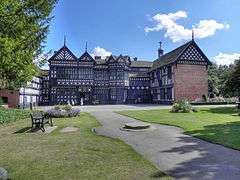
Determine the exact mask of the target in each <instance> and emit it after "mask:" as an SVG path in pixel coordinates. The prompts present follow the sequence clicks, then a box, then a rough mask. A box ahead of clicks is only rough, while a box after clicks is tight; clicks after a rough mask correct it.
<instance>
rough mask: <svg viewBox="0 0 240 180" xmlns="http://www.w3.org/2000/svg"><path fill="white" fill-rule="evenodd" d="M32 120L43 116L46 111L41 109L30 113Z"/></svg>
mask: <svg viewBox="0 0 240 180" xmlns="http://www.w3.org/2000/svg"><path fill="white" fill-rule="evenodd" d="M30 116H31V119H32V121H34V119H37V118H43V117H44V113H43V112H41V111H34V112H32V113H31V114H30Z"/></svg>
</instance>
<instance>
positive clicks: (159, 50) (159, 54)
mask: <svg viewBox="0 0 240 180" xmlns="http://www.w3.org/2000/svg"><path fill="white" fill-rule="evenodd" d="M159 45H160V47H159V48H158V59H160V58H161V56H162V55H163V53H164V51H163V49H162V42H161V41H160V42H159Z"/></svg>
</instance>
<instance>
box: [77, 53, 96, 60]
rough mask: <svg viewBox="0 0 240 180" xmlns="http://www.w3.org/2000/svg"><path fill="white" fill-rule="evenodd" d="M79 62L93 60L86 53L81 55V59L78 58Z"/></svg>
mask: <svg viewBox="0 0 240 180" xmlns="http://www.w3.org/2000/svg"><path fill="white" fill-rule="evenodd" d="M79 60H80V61H94V59H93V58H92V56H91V55H90V54H89V53H88V52H87V51H86V52H85V53H83V55H81V57H80V58H79Z"/></svg>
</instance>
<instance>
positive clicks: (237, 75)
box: [226, 59, 240, 97]
mask: <svg viewBox="0 0 240 180" xmlns="http://www.w3.org/2000/svg"><path fill="white" fill-rule="evenodd" d="M226 85H227V86H226V87H227V88H228V89H229V90H231V91H233V93H234V94H235V95H237V96H239V97H240V59H239V60H237V61H236V62H235V66H234V68H233V71H232V72H231V75H230V76H229V78H228V80H227V83H226Z"/></svg>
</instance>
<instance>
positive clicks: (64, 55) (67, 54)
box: [49, 45, 77, 60]
mask: <svg viewBox="0 0 240 180" xmlns="http://www.w3.org/2000/svg"><path fill="white" fill-rule="evenodd" d="M49 60H77V57H76V56H75V55H74V54H73V53H72V52H71V51H70V50H69V49H68V47H67V46H66V45H64V46H63V47H62V48H61V49H59V50H58V51H57V52H56V53H55V54H54V55H53V56H52V57H51V58H50V59H49Z"/></svg>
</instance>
